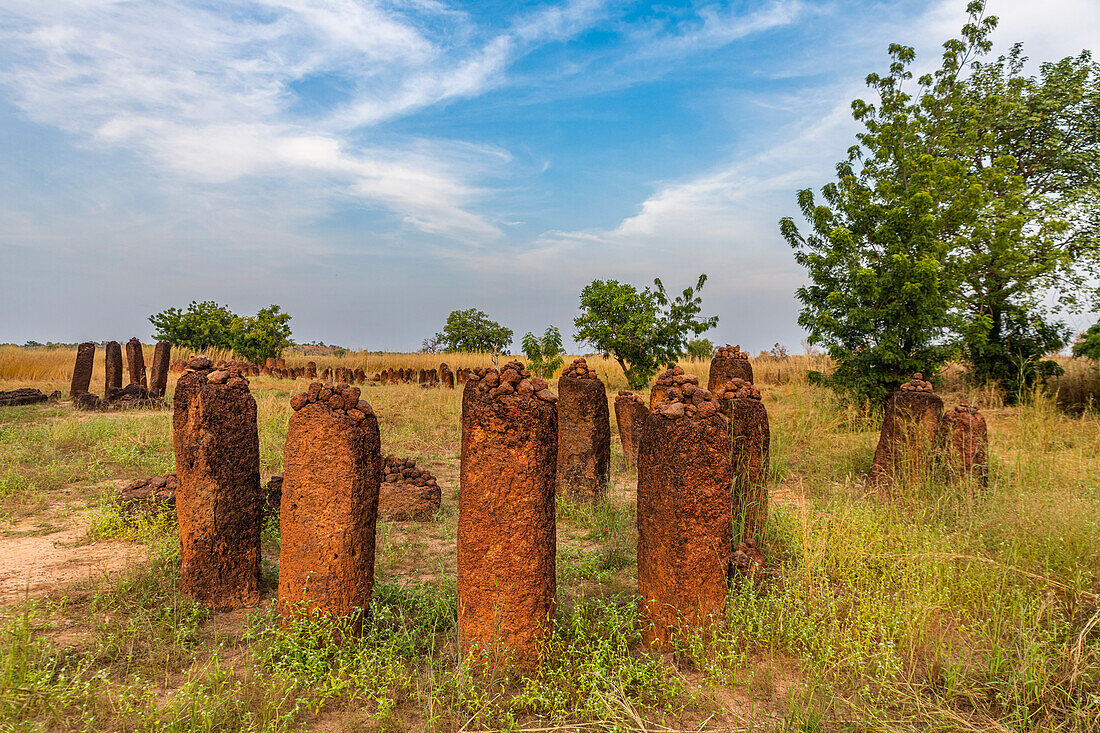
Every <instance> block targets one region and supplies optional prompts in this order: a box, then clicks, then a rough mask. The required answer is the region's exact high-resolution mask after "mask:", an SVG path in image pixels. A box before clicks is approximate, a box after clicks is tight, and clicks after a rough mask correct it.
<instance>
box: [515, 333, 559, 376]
mask: <svg viewBox="0 0 1100 733" xmlns="http://www.w3.org/2000/svg"><path fill="white" fill-rule="evenodd" d="M522 344H523V353H524V355H525V356H526V357H527V368H528V369H530V370H531V371H532V372H534V373H535V374H537V375H539V376H540V377H542V378H543V379H550V378H551V377H553V376H554V372H556V371H557V370H558V368H559V367H560V366H561V365H562V364H563V363H564V362H565V359H564V358H563V357H562V354H563V353H564V351H563V350H562V347H561V332H560V331H558V329H557V328H556V327H555V326H547V327H546V330H545V331H544V332H543V334H542V338H539V337H537V336H535V335H534V334H533V333H530V332H528V333H526V334H524V335H523V342H522Z"/></svg>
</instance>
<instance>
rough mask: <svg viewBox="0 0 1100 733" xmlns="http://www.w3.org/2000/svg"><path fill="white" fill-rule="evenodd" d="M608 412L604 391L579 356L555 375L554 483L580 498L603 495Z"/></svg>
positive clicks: (608, 462) (607, 459)
mask: <svg viewBox="0 0 1100 733" xmlns="http://www.w3.org/2000/svg"><path fill="white" fill-rule="evenodd" d="M610 468H611V414H610V411H609V410H608V408H607V392H606V391H605V390H604V386H603V382H601V381H600V378H599V377H598V376H596V372H595V370H593V369H589V368H588V362H587V361H585V360H584V359H583V358H581V359H577V360H575V361H574V362H573V363H572V364H571V365H570V366H569V367H567V368H566V369H565V371H563V372H562V375H561V378H560V379H558V486H560V487H561V488H562V490H563V491H565V492H566V493H567V494H568V495H570V496H573V497H576V498H578V499H581V500H583V501H598V500H600V499H602V498H603V497H605V496H606V495H607V481H608V476H609V471H610Z"/></svg>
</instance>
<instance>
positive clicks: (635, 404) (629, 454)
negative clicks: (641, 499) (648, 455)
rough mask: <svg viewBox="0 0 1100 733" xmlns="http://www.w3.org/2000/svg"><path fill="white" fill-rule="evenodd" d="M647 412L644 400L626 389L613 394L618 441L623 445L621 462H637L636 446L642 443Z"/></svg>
mask: <svg viewBox="0 0 1100 733" xmlns="http://www.w3.org/2000/svg"><path fill="white" fill-rule="evenodd" d="M648 414H649V408H648V407H646V403H645V400H644V399H642V398H641V396H639V395H636V394H634V393H633V392H631V391H630V390H628V389H621V390H619V394H617V395H616V396H615V423H616V424H617V425H618V426H619V441H620V442H621V443H622V446H623V463H624V465H625V466H627V467H629V466H634V465H637V463H638V447H639V446H641V444H642V431H643V430H644V429H645V418H646V415H648Z"/></svg>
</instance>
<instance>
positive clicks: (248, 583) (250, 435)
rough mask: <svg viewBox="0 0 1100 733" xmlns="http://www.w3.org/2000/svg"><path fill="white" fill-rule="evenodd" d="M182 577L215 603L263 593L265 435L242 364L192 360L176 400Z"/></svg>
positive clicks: (192, 593) (235, 603)
mask: <svg viewBox="0 0 1100 733" xmlns="http://www.w3.org/2000/svg"><path fill="white" fill-rule="evenodd" d="M172 444H173V448H174V449H175V453H176V475H177V476H178V479H179V485H178V488H177V490H176V514H177V516H178V517H179V531H180V578H181V590H182V592H183V594H184V595H185V596H188V597H189V598H194V599H195V600H197V601H199V602H200V603H202V604H203V605H205V606H208V607H210V608H213V609H215V610H228V609H233V608H240V607H242V606H253V605H255V604H256V603H257V602H259V600H260V522H261V511H262V506H263V499H264V492H263V489H262V488H261V487H260V440H259V433H258V432H257V427H256V400H255V399H253V397H252V395H251V393H250V392H249V390H248V380H247V379H245V378H244V377H243V376H241V373H240V370H239V368H238V367H235V366H233V367H228V368H226V369H218V370H214V365H213V364H212V363H211V361H210V360H209V359H207V358H206V357H196V358H194V359H191V361H189V362H188V364H187V372H186V373H185V374H184V375H183V376H182V377H180V378H179V380H178V381H177V382H176V391H175V397H174V399H173V400H172Z"/></svg>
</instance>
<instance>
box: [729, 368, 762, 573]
mask: <svg viewBox="0 0 1100 733" xmlns="http://www.w3.org/2000/svg"><path fill="white" fill-rule="evenodd" d="M717 396H718V404H719V405H720V408H721V410H722V414H723V415H725V416H726V417H727V418H728V419H729V421H730V443H731V447H732V454H731V455H732V470H733V481H734V483H733V523H734V527H740V528H741V531H740V534H739V535H737V536H735V537H734V538H733V542H734V545H736V547H735V548H734V552H733V556H732V558H731V562H730V576H731V577H733V578H748V579H750V580H752V581H753V582H755V583H759V582H760V581H761V580H762V579H763V574H764V553H763V551H762V550H761V547H762V542H763V539H764V529H765V525H766V524H767V519H768V449H769V446H770V443H771V428H770V426H769V424H768V410H767V408H765V407H764V403H763V402H762V401H761V400H760V389H759V388H758V387H756V386H755V385H754V384H752V383H751V382H746V381H745V380H744V379H738V378H737V377H734V378H733V379H731V380H729V381H728V382H726V383H725V384H723V385H721V386H720V387H719V388H718V393H717Z"/></svg>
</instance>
